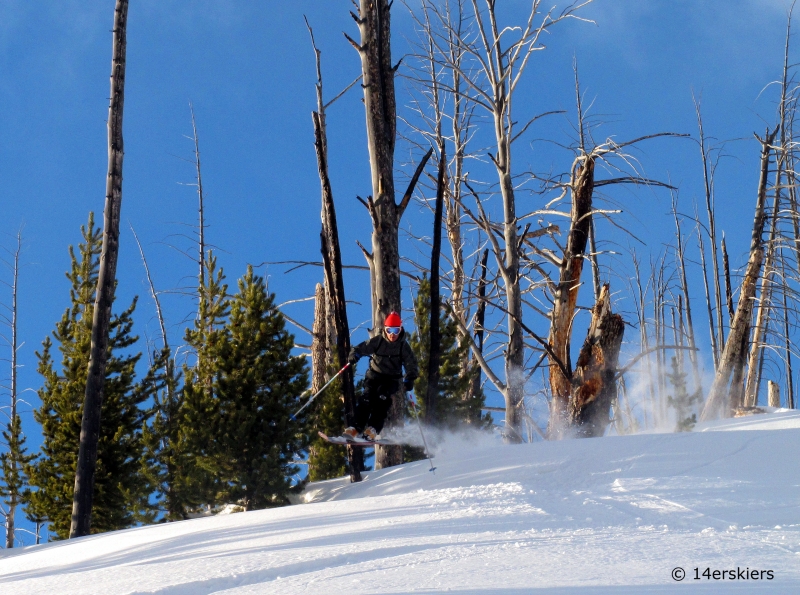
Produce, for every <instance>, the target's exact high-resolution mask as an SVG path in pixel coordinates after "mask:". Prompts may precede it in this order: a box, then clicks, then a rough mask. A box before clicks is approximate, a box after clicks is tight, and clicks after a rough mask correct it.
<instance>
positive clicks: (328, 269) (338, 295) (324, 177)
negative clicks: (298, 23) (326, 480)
mask: <svg viewBox="0 0 800 595" xmlns="http://www.w3.org/2000/svg"><path fill="white" fill-rule="evenodd" d="M309 33H310V34H311V42H312V45H313V47H314V53H315V56H316V64H317V86H316V88H317V111H315V112H313V113H312V114H311V119H312V121H313V123H314V148H315V152H316V155H317V171H318V173H319V180H320V189H321V196H322V231H321V233H320V240H321V250H322V261H323V265H324V270H325V287H326V290H327V291H326V293H327V297H328V305H327V306H328V307H329V308H330V310H331V314H330V317H331V318H332V319H333V324H334V327H335V331H336V345H335V347H336V356H337V360H338V363H339V365H344V363H345V362H346V361H347V357H348V354H349V352H350V326H349V323H348V320H347V302H346V299H345V291H344V276H343V274H342V253H341V249H340V247H339V229H338V225H337V222H336V208H335V206H334V201H333V190H332V187H331V181H330V175H329V172H328V137H327V131H326V126H325V109H326V107H328V106H329V105H330V103H329V104H325V103H324V101H323V94H322V66H321V52H320V50H319V49H317V46H316V43H315V42H314V33H313V31H312V30H311V27H310V26H309ZM339 97H341V94H340V95H338V96H337V97H336V98H334V100H333V101H335V100H336V99H338V98H339ZM326 318H327V315H326ZM329 347H330V348H331V349H332V348H333V347H334V346H333V345H330V346H329ZM316 363H317V365H319V364H320V362H319V361H318V362H316ZM341 384H342V394H343V397H344V410H345V416H346V417H347V418H352V417H353V416H354V414H355V386H354V381H353V369H352V367H348V368H347V369H346V370H344V372H342V375H341ZM347 458H348V463H349V467H350V481H352V482H359V481H361V470H362V468H363V464H364V460H363V450H361V449H358V448H352V447H349V446H348V447H347Z"/></svg>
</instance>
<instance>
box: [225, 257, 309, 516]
mask: <svg viewBox="0 0 800 595" xmlns="http://www.w3.org/2000/svg"><path fill="white" fill-rule="evenodd" d="M238 285H239V292H238V293H237V294H236V295H235V296H233V298H232V300H231V310H230V320H229V323H228V325H227V327H226V329H225V330H226V334H225V341H224V342H223V343H222V348H221V349H220V358H219V361H218V364H219V368H218V373H217V378H216V381H215V384H216V389H217V395H218V407H217V411H216V415H215V417H214V418H213V419H211V420H210V425H211V427H212V428H213V429H214V444H213V451H214V452H213V464H214V467H215V470H216V471H217V473H218V474H219V477H220V479H221V482H220V483H221V492H220V498H221V499H222V501H224V502H238V503H240V504H241V505H242V506H243V508H244V509H245V510H253V509H258V508H265V507H270V506H279V505H283V504H288V496H289V494H292V493H297V492H299V491H300V490H301V489H302V487H303V484H302V483H301V482H297V481H293V476H295V475H296V474H297V473H298V471H299V469H298V467H297V466H296V465H295V464H294V463H293V461H294V459H295V458H296V457H297V456H299V455H301V454H302V452H303V451H304V450H305V448H306V447H307V446H308V438H307V427H305V424H302V423H299V422H294V421H292V420H291V419H290V416H291V415H292V413H293V412H294V410H295V409H296V408H297V407H298V403H299V396H300V394H301V393H302V392H303V391H304V390H305V389H306V387H307V386H308V373H307V370H306V365H305V361H304V360H303V359H302V358H300V357H296V356H293V355H292V353H291V352H292V349H293V348H294V337H293V336H292V335H291V334H289V333H288V332H287V331H286V328H285V324H286V323H285V320H284V318H283V315H282V314H281V313H280V311H278V309H277V308H276V307H275V299H274V298H275V296H274V295H270V294H267V289H266V286H265V284H264V280H263V279H262V278H261V277H259V276H258V275H255V274H254V273H253V268H252V266H248V268H247V273H246V274H245V276H244V277H243V278H242V279H240V280H239V283H238Z"/></svg>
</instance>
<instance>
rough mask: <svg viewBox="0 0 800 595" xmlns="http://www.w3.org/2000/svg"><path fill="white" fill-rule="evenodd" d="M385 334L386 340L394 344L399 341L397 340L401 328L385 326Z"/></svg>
mask: <svg viewBox="0 0 800 595" xmlns="http://www.w3.org/2000/svg"><path fill="white" fill-rule="evenodd" d="M383 334H384V335H385V336H386V338H387V339H388V340H389V341H391V342H392V343H394V342H395V341H397V338H398V337H399V336H400V327H399V326H385V327H383Z"/></svg>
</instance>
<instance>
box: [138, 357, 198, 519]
mask: <svg viewBox="0 0 800 595" xmlns="http://www.w3.org/2000/svg"><path fill="white" fill-rule="evenodd" d="M148 378H149V379H151V382H152V392H153V395H154V396H153V407H152V411H151V413H152V418H151V419H152V422H151V423H150V424H149V425H147V426H145V427H144V430H143V438H144V442H145V445H146V448H147V455H146V464H145V470H146V472H147V473H149V476H150V482H151V484H152V485H153V486H154V487H155V491H156V494H155V498H156V503H157V506H158V508H159V509H160V511H161V512H162V513H163V517H162V518H161V520H162V521H177V520H182V519H186V518H188V517H187V506H186V502H185V501H184V495H185V493H186V490H185V489H182V487H183V484H182V479H183V470H184V469H185V468H186V467H187V463H186V461H185V460H184V459H185V457H184V456H183V452H182V450H181V448H180V429H181V404H182V400H183V399H182V397H183V392H182V391H181V389H180V378H181V375H180V372H178V371H177V370H176V368H175V360H174V359H173V357H172V351H171V349H170V348H169V347H164V348H162V349H161V351H160V352H156V353H155V354H154V357H153V362H152V365H151V367H150V374H149V376H148Z"/></svg>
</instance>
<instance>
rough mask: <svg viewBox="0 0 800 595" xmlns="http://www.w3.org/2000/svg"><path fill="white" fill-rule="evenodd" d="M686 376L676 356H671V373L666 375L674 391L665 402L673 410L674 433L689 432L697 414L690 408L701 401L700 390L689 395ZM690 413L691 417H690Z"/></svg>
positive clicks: (695, 421)
mask: <svg viewBox="0 0 800 595" xmlns="http://www.w3.org/2000/svg"><path fill="white" fill-rule="evenodd" d="M687 377H688V374H687V373H686V372H684V370H683V367H682V366H681V362H680V361H679V359H678V356H675V355H673V356H672V372H671V373H670V374H667V379H668V380H669V381H670V383H671V384H672V386H673V388H674V389H675V395H674V396H668V397H667V402H668V403H669V405H670V406H671V407H673V408H674V409H675V415H676V417H677V424H676V426H675V431H676V432H691V431H692V428H694V425H695V424H696V423H697V414H696V413H692V407H693V405H694V404H695V403H699V402H700V401H701V400H702V396H701V393H700V389H698V390H697V391H696V392H694V393H692V394H689V391H688V390H687V389H686V378H687ZM690 413H691V415H690Z"/></svg>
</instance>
